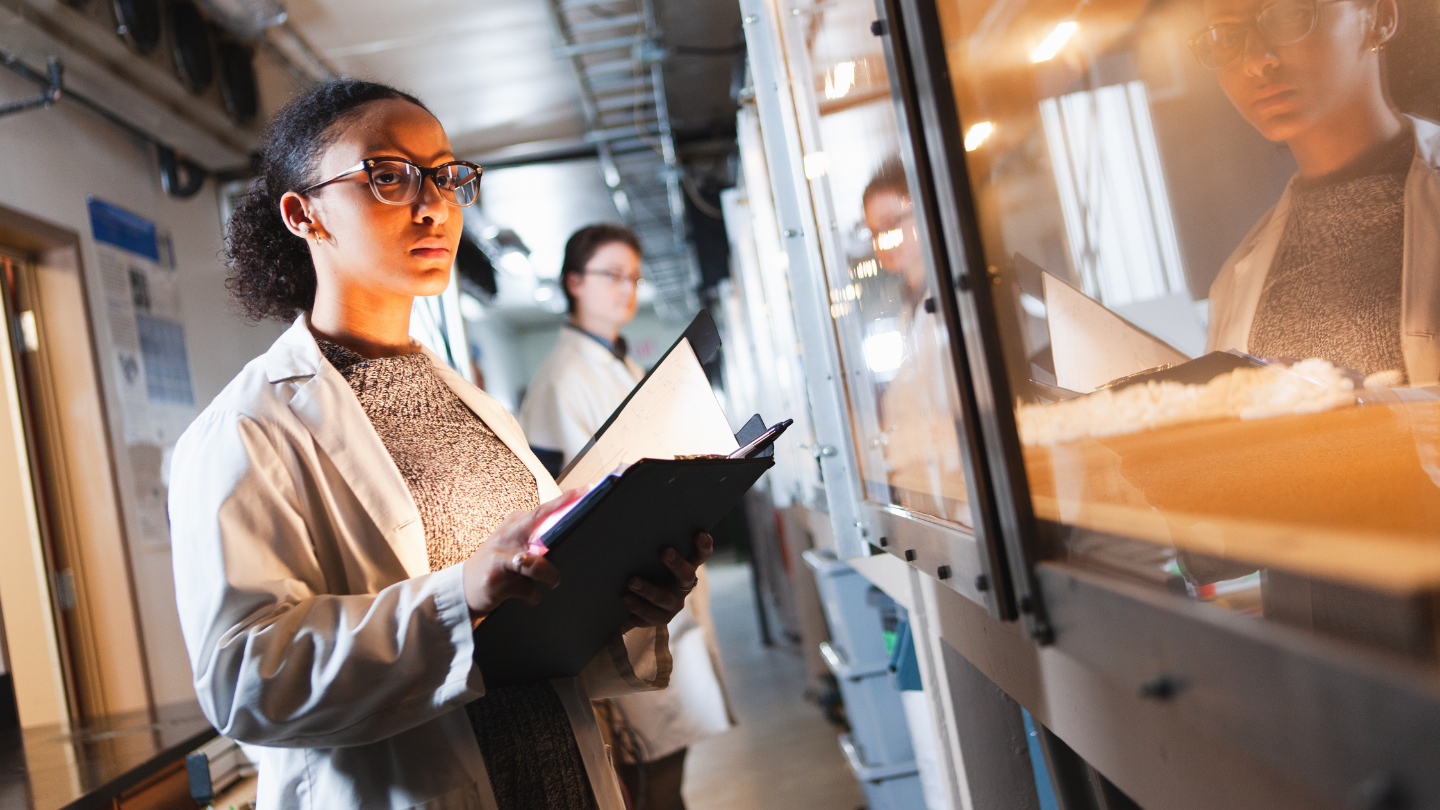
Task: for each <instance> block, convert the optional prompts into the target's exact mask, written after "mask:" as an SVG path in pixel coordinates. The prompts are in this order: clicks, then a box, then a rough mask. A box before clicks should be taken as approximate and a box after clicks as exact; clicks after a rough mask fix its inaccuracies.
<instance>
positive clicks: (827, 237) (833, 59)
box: [784, 0, 970, 525]
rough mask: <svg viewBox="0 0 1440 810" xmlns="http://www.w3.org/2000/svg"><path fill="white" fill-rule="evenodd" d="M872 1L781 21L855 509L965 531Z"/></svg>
mask: <svg viewBox="0 0 1440 810" xmlns="http://www.w3.org/2000/svg"><path fill="white" fill-rule="evenodd" d="M874 21H875V6H874V3H873V2H871V1H870V0H830V1H829V2H824V3H817V4H815V5H813V6H809V7H805V6H801V7H800V9H799V13H797V14H796V15H793V16H791V17H790V18H789V19H788V20H787V21H786V27H785V29H784V31H785V39H786V47H787V53H788V57H789V59H790V61H791V65H792V67H791V71H792V73H791V75H792V78H793V80H794V86H793V88H792V90H793V92H794V97H795V99H796V105H797V109H798V112H799V115H798V118H799V122H800V136H801V141H802V146H803V152H804V156H803V160H804V169H805V175H806V177H807V179H808V180H809V183H810V191H811V199H812V201H813V204H814V206H815V215H816V220H817V221H818V222H819V223H820V230H821V234H820V243H821V251H822V253H823V254H824V260H825V272H826V278H827V283H828V285H829V290H828V291H829V296H830V314H831V316H832V318H833V319H834V324H835V329H836V334H837V337H838V340H839V344H840V352H841V358H842V364H843V366H844V372H845V382H846V387H847V390H848V392H849V396H850V410H851V422H852V429H853V431H854V436H855V444H856V449H857V451H858V455H859V461H860V469H861V473H862V475H863V477H864V483H865V492H866V495H867V497H869V498H871V499H873V500H875V501H878V502H880V503H890V504H896V505H899V506H903V507H906V508H908V509H914V510H917V511H920V512H923V513H925V514H927V515H930V516H933V517H938V518H942V519H945V520H949V521H954V522H957V523H961V524H965V525H969V524H970V510H969V505H968V498H967V495H966V489H965V477H964V474H963V472H962V469H961V458H960V441H959V436H958V434H957V433H956V420H957V418H958V415H959V413H960V408H959V405H958V397H957V395H956V385H955V376H954V365H953V363H952V362H951V357H950V346H949V342H948V336H947V332H946V328H945V324H944V321H943V318H942V315H941V313H940V312H939V311H938V309H937V308H936V306H935V302H934V300H933V298H932V296H933V295H934V291H933V286H932V283H931V280H930V276H929V271H928V270H927V254H926V249H925V247H924V246H923V245H922V244H921V242H920V235H919V232H918V230H917V227H916V223H915V211H914V203H913V200H912V196H911V190H910V185H909V182H908V181H907V180H906V175H905V166H904V165H903V163H902V162H901V158H900V134H899V131H898V124H897V122H896V117H895V107H894V101H893V100H892V98H891V96H890V84H889V78H888V76H887V74H886V67H885V55H884V52H883V51H882V46H883V42H882V40H881V39H880V38H879V37H876V36H875V35H874V34H873V33H872V32H871V30H870V29H871V24H872V23H873V22H874Z"/></svg>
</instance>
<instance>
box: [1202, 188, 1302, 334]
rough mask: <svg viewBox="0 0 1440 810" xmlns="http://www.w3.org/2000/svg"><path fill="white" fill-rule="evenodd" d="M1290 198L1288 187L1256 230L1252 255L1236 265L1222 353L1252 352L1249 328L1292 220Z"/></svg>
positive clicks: (1248, 254) (1247, 255) (1246, 256)
mask: <svg viewBox="0 0 1440 810" xmlns="http://www.w3.org/2000/svg"><path fill="white" fill-rule="evenodd" d="M1290 196H1291V190H1290V186H1289V185H1286V186H1285V193H1284V194H1281V195H1280V201H1279V202H1278V203H1276V204H1275V208H1274V209H1273V210H1271V212H1270V215H1269V218H1268V219H1267V220H1266V222H1265V223H1264V224H1263V225H1262V226H1261V227H1259V228H1258V229H1257V231H1256V233H1255V235H1254V239H1253V242H1251V247H1250V250H1249V252H1247V253H1246V254H1245V255H1244V256H1243V257H1242V258H1241V259H1239V260H1238V261H1236V262H1235V276H1234V279H1233V283H1234V285H1235V287H1234V290H1233V292H1232V295H1233V296H1234V297H1233V298H1232V300H1233V302H1234V304H1233V305H1232V306H1231V307H1230V312H1231V313H1232V318H1231V320H1230V321H1229V322H1228V323H1225V324H1222V329H1223V332H1224V339H1222V340H1221V343H1222V344H1223V345H1220V346H1218V347H1217V348H1219V349H1221V350H1224V349H1229V348H1237V349H1240V350H1241V351H1249V350H1250V329H1251V327H1252V326H1253V325H1254V323H1255V310H1256V309H1257V308H1258V307H1259V306H1260V293H1261V292H1263V291H1264V290H1265V278H1266V276H1268V275H1269V274H1270V266H1271V265H1272V264H1274V263H1275V253H1276V251H1277V250H1279V248H1280V237H1282V236H1284V235H1285V223H1286V222H1288V221H1289V219H1290ZM1247 241H1250V240H1247Z"/></svg>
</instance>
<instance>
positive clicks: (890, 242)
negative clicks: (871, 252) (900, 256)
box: [875, 228, 905, 250]
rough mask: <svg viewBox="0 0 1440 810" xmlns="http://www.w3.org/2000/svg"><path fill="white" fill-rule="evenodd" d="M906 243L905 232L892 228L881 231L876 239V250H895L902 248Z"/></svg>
mask: <svg viewBox="0 0 1440 810" xmlns="http://www.w3.org/2000/svg"><path fill="white" fill-rule="evenodd" d="M904 241H905V232H904V231H902V230H900V229H899V228H891V229H890V230H888V231H881V232H880V233H879V234H878V235H877V236H876V237H875V248H876V249H877V250H894V249H895V248H898V247H900V244H901V243H902V242H904Z"/></svg>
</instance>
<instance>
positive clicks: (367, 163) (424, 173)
mask: <svg viewBox="0 0 1440 810" xmlns="http://www.w3.org/2000/svg"><path fill="white" fill-rule="evenodd" d="M377 163H404V164H405V165H407V166H410V167H413V168H414V169H415V171H417V172H419V173H420V182H419V183H417V184H416V185H415V194H414V196H412V197H411V198H410V199H408V200H405V201H403V202H396V201H391V200H387V199H385V198H384V197H383V196H381V194H380V192H379V190H378V189H376V188H375V176H374V175H373V174H371V172H372V171H373V170H374V168H375V165H376V164H377ZM451 166H467V167H469V168H471V169H473V170H474V171H475V176H474V177H473V178H471V179H469V180H466V181H465V182H467V183H472V182H473V183H479V182H480V177H481V175H483V174H484V173H485V169H484V167H483V166H481V165H480V164H478V163H471V162H470V161H468V160H449V161H446V162H444V163H441V164H440V165H438V166H430V167H425V166H421V165H420V164H418V163H416V162H415V161H413V160H409V159H408V158H403V157H399V156H398V155H379V156H377V157H370V158H365V159H364V160H362V161H360V162H359V163H357V164H355V165H354V166H351V167H350V168H348V169H346V170H345V171H343V172H340V173H339V174H337V175H335V176H334V177H331V178H330V179H329V180H321V181H320V182H318V183H316V184H314V185H311V186H306V187H305V188H302V189H300V190H299V191H297V192H296V193H297V194H309V193H310V192H312V191H315V190H316V189H319V188H323V187H325V186H328V185H330V184H331V183H335V182H339V181H341V180H344V179H345V178H347V177H349V176H350V175H352V174H355V173H356V172H365V179H366V185H368V186H370V193H371V194H374V195H375V199H377V200H379V201H380V202H382V203H385V204H386V205H409V204H411V203H413V202H415V200H416V199H418V198H419V197H420V191H421V189H423V188H424V187H425V180H426V179H427V178H428V179H429V180H430V182H431V183H433V184H434V185H435V190H436V191H439V192H440V199H442V200H444V201H445V202H446V203H447V204H449V205H453V206H455V207H457V208H467V207H469V206H472V205H474V204H475V203H476V202H478V201H479V200H480V195H479V194H476V195H475V198H474V199H472V200H471V201H470V202H468V203H462V202H460V201H459V200H458V199H457V198H456V197H455V190H454V189H450V190H449V191H450V193H449V195H448V196H447V195H446V193H445V192H446V189H443V188H441V187H440V183H439V181H438V180H437V179H436V178H437V177H439V175H440V172H441V171H443V170H445V169H447V168H449V167H451Z"/></svg>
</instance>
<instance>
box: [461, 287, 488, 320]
mask: <svg viewBox="0 0 1440 810" xmlns="http://www.w3.org/2000/svg"><path fill="white" fill-rule="evenodd" d="M460 314H461V316H463V317H464V318H465V320H467V321H482V320H484V319H485V305H484V304H482V303H480V299H478V298H476V297H475V296H473V295H471V294H470V293H461V294H460Z"/></svg>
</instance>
